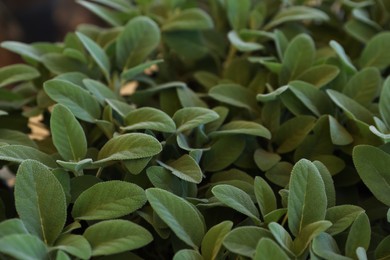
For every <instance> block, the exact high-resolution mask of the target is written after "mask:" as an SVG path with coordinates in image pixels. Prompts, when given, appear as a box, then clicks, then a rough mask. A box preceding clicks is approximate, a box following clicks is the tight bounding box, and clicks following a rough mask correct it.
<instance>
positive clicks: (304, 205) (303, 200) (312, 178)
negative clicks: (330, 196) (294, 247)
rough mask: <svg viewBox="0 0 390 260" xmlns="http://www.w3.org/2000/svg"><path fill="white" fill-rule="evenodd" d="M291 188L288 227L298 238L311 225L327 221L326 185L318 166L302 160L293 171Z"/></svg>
mask: <svg viewBox="0 0 390 260" xmlns="http://www.w3.org/2000/svg"><path fill="white" fill-rule="evenodd" d="M289 187H290V192H289V196H288V226H289V228H290V230H291V232H292V234H293V235H295V236H297V235H298V234H299V233H301V231H302V230H303V229H304V228H305V227H306V226H308V225H309V224H311V223H314V222H317V221H321V220H323V219H325V214H326V207H327V199H326V192H325V185H324V182H323V181H322V178H321V175H320V173H319V171H318V170H317V168H316V166H315V165H314V164H313V163H312V162H310V161H309V160H306V159H301V160H300V161H298V162H297V163H296V164H295V166H294V168H293V170H292V173H291V179H290V185H289Z"/></svg>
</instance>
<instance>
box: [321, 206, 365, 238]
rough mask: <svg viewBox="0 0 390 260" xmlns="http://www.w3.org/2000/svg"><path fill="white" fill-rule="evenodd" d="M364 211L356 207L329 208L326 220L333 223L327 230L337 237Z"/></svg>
mask: <svg viewBox="0 0 390 260" xmlns="http://www.w3.org/2000/svg"><path fill="white" fill-rule="evenodd" d="M362 212H364V209H362V208H361V207H358V206H354V205H339V206H334V207H331V208H329V209H328V210H327V211H326V217H325V219H326V220H329V221H330V222H332V224H333V225H332V226H331V227H330V228H329V229H328V230H327V233H329V234H331V235H337V234H339V233H341V232H343V231H344V230H346V229H347V228H348V227H349V226H350V225H351V224H352V223H353V222H354V221H355V219H356V217H357V216H359V215H360V214H361V213H362Z"/></svg>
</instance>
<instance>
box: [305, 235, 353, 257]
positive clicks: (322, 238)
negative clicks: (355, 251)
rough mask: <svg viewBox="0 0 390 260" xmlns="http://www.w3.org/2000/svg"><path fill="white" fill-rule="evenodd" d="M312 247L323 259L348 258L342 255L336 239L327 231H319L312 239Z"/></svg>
mask: <svg viewBox="0 0 390 260" xmlns="http://www.w3.org/2000/svg"><path fill="white" fill-rule="evenodd" d="M312 249H313V251H314V253H315V254H316V255H318V256H320V257H321V258H324V259H335V260H348V259H350V258H349V257H345V256H342V255H341V254H340V250H339V248H338V246H337V243H336V241H335V240H334V239H333V237H332V236H331V235H329V234H328V233H325V232H323V233H321V234H319V235H318V236H316V237H315V238H314V239H313V243H312Z"/></svg>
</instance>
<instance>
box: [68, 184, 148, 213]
mask: <svg viewBox="0 0 390 260" xmlns="http://www.w3.org/2000/svg"><path fill="white" fill-rule="evenodd" d="M145 203H146V197H145V192H144V190H143V189H142V188H140V187H139V186H137V185H135V184H132V183H128V182H123V181H108V182H102V183H98V184H95V185H93V186H92V187H91V188H89V189H87V190H86V191H84V192H83V193H81V194H80V196H79V197H78V198H77V200H76V201H75V203H74V206H73V210H72V216H73V217H74V218H75V219H81V220H100V219H110V218H118V217H122V216H124V215H127V214H130V213H132V212H134V211H136V210H137V209H139V208H141V207H142V206H143V205H144V204H145Z"/></svg>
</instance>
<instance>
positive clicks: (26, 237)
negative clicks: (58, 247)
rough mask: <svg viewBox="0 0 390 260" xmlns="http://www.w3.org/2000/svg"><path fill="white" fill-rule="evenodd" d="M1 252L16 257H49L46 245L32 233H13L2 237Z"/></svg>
mask: <svg viewBox="0 0 390 260" xmlns="http://www.w3.org/2000/svg"><path fill="white" fill-rule="evenodd" d="M0 253H2V254H5V255H8V256H10V257H12V258H14V259H26V260H36V259H42V260H47V259H49V255H48V249H47V247H46V245H45V244H44V243H43V242H42V240H40V239H39V238H38V237H36V236H33V235H30V234H13V235H9V236H6V237H3V238H0Z"/></svg>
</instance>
